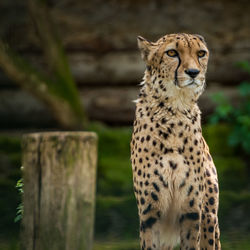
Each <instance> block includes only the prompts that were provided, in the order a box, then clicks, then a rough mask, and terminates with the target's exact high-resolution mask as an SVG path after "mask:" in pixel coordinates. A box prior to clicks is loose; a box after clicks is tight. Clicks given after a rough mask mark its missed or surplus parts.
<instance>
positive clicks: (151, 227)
mask: <svg viewBox="0 0 250 250" xmlns="http://www.w3.org/2000/svg"><path fill="white" fill-rule="evenodd" d="M157 224H158V223H157V219H156V218H154V217H149V218H147V219H144V220H143V219H142V218H140V245H141V250H153V249H155V250H158V249H160V239H159V232H158V233H157Z"/></svg>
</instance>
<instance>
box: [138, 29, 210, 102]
mask: <svg viewBox="0 0 250 250" xmlns="http://www.w3.org/2000/svg"><path fill="white" fill-rule="evenodd" d="M138 46H139V49H140V51H141V54H142V58H143V60H144V61H145V63H146V65H147V70H146V75H145V76H146V79H149V82H150V83H151V85H152V86H151V87H152V88H153V89H156V88H157V89H158V90H160V91H161V95H163V93H164V92H166V95H169V93H170V94H171V93H172V95H176V94H180V93H185V95H187V94H190V95H191V96H192V98H193V97H196V98H195V99H197V98H198V96H199V95H200V94H201V93H202V91H203V89H204V86H205V74H206V71H207V63H208V57H209V51H208V49H207V46H206V43H205V41H204V38H203V37H202V36H200V35H190V34H170V35H166V36H164V37H162V38H160V39H159V40H158V41H157V42H149V41H147V40H145V39H144V38H143V37H140V36H139V37H138Z"/></svg>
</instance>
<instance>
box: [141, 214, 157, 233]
mask: <svg viewBox="0 0 250 250" xmlns="http://www.w3.org/2000/svg"><path fill="white" fill-rule="evenodd" d="M156 220H157V219H156V218H154V217H149V218H148V219H147V220H145V221H142V223H141V230H142V231H143V232H145V231H146V229H147V228H152V226H153V225H154V224H155V222H156Z"/></svg>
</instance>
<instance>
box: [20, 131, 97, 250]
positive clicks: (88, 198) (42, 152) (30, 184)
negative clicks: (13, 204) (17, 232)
mask: <svg viewBox="0 0 250 250" xmlns="http://www.w3.org/2000/svg"><path fill="white" fill-rule="evenodd" d="M96 162H97V136H96V134H95V133H91V132H51V133H34V134H28V135H25V136H24V138H23V167H24V172H23V173H24V176H23V177H24V196H23V202H24V217H23V224H22V226H23V229H22V249H25V250H46V249H48V250H90V249H92V241H93V223H94V207H95V187H96Z"/></svg>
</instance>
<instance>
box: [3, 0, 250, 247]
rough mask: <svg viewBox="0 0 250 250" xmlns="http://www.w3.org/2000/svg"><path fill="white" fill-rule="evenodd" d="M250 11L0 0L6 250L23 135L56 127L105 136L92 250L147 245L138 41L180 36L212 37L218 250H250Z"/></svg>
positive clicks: (225, 1) (140, 0) (15, 229)
mask: <svg viewBox="0 0 250 250" xmlns="http://www.w3.org/2000/svg"><path fill="white" fill-rule="evenodd" d="M249 13H250V2H249V1H248V0H239V1H233V0H217V1H215V0H203V1H198V0H157V1H150V0H133V1H132V0H119V1H118V0H106V1H104V0H89V1H87V0H86V1H80V0H61V1H59V0H46V1H42V0H33V1H32V0H30V1H28V0H27V1H20V0H12V1H9V0H1V1H0V249H4V250H5V249H6V250H10V249H12V250H18V249H19V230H20V217H21V208H20V206H19V205H20V202H21V194H20V191H18V189H19V190H20V189H22V183H20V182H18V180H20V178H21V170H20V167H21V137H22V135H23V134H24V133H29V132H34V131H36V132H37V131H41V132H42V131H54V130H89V131H95V132H97V134H98V136H99V146H98V150H99V155H98V176H97V203H96V222H95V246H94V249H95V250H101V249H116V250H120V249H131V250H132V249H139V248H138V218H137V208H136V202H135V199H134V195H133V189H132V173H131V166H130V152H129V142H130V138H131V133H132V121H133V117H134V111H135V105H134V103H132V100H134V99H136V98H137V95H138V90H139V87H138V84H139V83H140V81H141V79H142V76H143V72H144V68H145V66H144V64H143V62H142V60H141V57H140V54H139V52H138V50H137V44H136V37H137V36H138V35H141V36H143V37H145V38H147V39H149V40H152V41H154V40H157V39H158V38H160V37H161V36H163V35H165V34H167V33H178V32H186V33H194V34H200V35H202V36H204V37H205V40H206V41H207V44H208V47H209V49H210V52H211V57H210V61H209V67H208V73H207V89H206V91H205V93H204V94H203V95H202V97H201V98H200V101H199V106H200V108H201V110H202V114H203V116H202V123H203V133H204V136H205V139H206V140H207V143H208V145H209V147H210V151H211V154H212V156H213V158H214V161H215V164H216V166H217V169H218V175H219V183H220V210H219V216H220V218H219V220H220V227H221V237H222V249H226V250H227V249H241V250H245V249H246V250H247V249H250V213H249V211H250V182H249V177H250V165H249V164H250V163H249V162H250V161H249V155H250V64H249V62H250V26H249V24H250V16H249ZM17 183H18V184H17ZM16 185H17V186H18V187H16Z"/></svg>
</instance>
